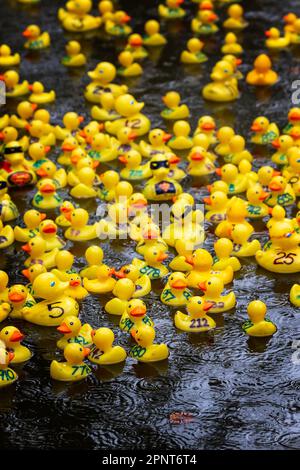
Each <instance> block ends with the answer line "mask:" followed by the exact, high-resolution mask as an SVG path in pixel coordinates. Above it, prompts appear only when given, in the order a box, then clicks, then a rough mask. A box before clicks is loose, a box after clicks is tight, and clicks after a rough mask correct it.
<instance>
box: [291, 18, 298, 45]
mask: <svg viewBox="0 0 300 470" xmlns="http://www.w3.org/2000/svg"><path fill="white" fill-rule="evenodd" d="M293 28H294V31H293V32H292V31H291V32H289V33H288V37H289V39H290V43H291V44H296V45H297V44H299V42H300V41H299V34H300V21H299V18H297V19H296V21H295V22H294V24H293Z"/></svg>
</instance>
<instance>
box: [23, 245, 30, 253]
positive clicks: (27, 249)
mask: <svg viewBox="0 0 300 470" xmlns="http://www.w3.org/2000/svg"><path fill="white" fill-rule="evenodd" d="M21 248H22V250H23V251H26V253H30V252H31V246H30V245H29V243H26V245H22V246H21Z"/></svg>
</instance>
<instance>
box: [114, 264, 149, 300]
mask: <svg viewBox="0 0 300 470" xmlns="http://www.w3.org/2000/svg"><path fill="white" fill-rule="evenodd" d="M114 275H115V276H116V277H117V278H120V279H124V278H127V279H130V280H131V281H132V282H133V283H134V289H135V290H134V292H133V294H132V298H133V299H136V298H140V297H144V296H145V295H148V294H149V292H151V281H150V279H149V277H148V276H147V274H141V273H140V270H139V269H138V267H137V266H134V265H133V264H127V265H125V266H123V267H122V268H121V269H119V271H115V273H114Z"/></svg>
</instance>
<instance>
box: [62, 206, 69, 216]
mask: <svg viewBox="0 0 300 470" xmlns="http://www.w3.org/2000/svg"><path fill="white" fill-rule="evenodd" d="M60 212H62V213H63V214H69V213H70V212H72V209H71V208H70V207H64V206H62V207H61V208H60Z"/></svg>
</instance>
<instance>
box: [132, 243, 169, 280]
mask: <svg viewBox="0 0 300 470" xmlns="http://www.w3.org/2000/svg"><path fill="white" fill-rule="evenodd" d="M167 258H168V255H167V254H166V253H165V252H164V251H161V250H160V249H159V248H158V247H157V246H152V247H149V248H147V250H145V253H144V261H142V260H140V259H138V258H134V259H133V260H132V264H133V265H135V266H137V267H138V268H139V270H140V273H141V274H147V276H149V278H150V280H151V281H153V280H155V279H160V278H162V277H164V276H166V275H167V274H168V272H169V270H168V268H167V267H166V266H164V265H163V264H162V261H164V260H165V259H167Z"/></svg>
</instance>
